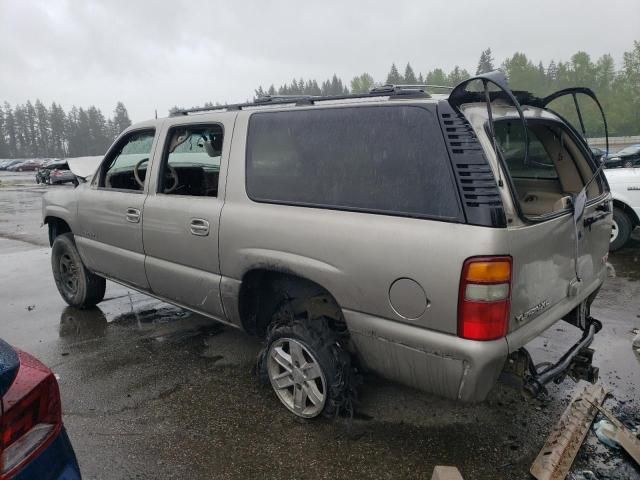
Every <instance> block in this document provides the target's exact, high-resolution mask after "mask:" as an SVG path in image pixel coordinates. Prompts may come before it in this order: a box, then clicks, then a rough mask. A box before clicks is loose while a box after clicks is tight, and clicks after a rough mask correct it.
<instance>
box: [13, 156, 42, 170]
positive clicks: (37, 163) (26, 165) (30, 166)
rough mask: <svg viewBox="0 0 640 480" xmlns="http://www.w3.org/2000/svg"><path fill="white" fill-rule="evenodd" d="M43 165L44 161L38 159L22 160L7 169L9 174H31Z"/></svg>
mask: <svg viewBox="0 0 640 480" xmlns="http://www.w3.org/2000/svg"><path fill="white" fill-rule="evenodd" d="M43 164H44V160H39V159H30V160H24V161H23V162H21V163H16V164H15V165H12V166H10V167H9V168H7V170H9V171H10V172H32V171H34V170H36V169H37V168H40V167H41V166H42V165H43Z"/></svg>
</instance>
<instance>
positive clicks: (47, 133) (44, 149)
mask: <svg viewBox="0 0 640 480" xmlns="http://www.w3.org/2000/svg"><path fill="white" fill-rule="evenodd" d="M35 112H36V123H37V127H36V128H37V132H38V133H37V137H36V140H37V152H38V153H37V154H38V155H39V156H49V155H50V153H49V150H50V142H51V127H50V125H49V112H48V111H47V107H45V106H44V104H43V103H42V102H41V101H40V100H39V99H36V103H35Z"/></svg>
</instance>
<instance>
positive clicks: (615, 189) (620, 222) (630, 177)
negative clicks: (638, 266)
mask: <svg viewBox="0 0 640 480" xmlns="http://www.w3.org/2000/svg"><path fill="white" fill-rule="evenodd" d="M605 175H606V177H607V180H608V182H609V186H610V187H611V195H612V196H613V228H612V230H611V246H610V248H609V249H610V250H611V251H616V250H619V249H620V248H622V247H623V246H624V245H625V244H626V243H627V242H628V241H629V239H630V238H631V233H632V232H633V229H634V228H635V227H637V226H638V225H640V168H616V169H612V170H605Z"/></svg>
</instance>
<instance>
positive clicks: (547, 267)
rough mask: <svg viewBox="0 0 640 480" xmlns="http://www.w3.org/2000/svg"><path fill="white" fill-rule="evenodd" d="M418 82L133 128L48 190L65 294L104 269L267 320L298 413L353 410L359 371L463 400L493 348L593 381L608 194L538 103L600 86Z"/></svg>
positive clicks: (253, 324) (83, 290) (199, 112)
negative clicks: (534, 353)
mask: <svg viewBox="0 0 640 480" xmlns="http://www.w3.org/2000/svg"><path fill="white" fill-rule="evenodd" d="M428 89H429V88H428V87H425V86H422V87H418V86H385V87H381V88H377V89H374V90H372V91H371V92H370V93H369V94H363V95H347V96H337V97H308V96H300V97H266V98H261V99H258V100H257V101H255V102H253V103H249V104H239V105H228V106H225V107H218V108H212V109H191V110H188V111H180V112H176V113H175V114H173V115H172V116H170V117H169V118H164V119H157V120H151V121H147V122H143V123H139V124H137V125H133V126H132V127H130V128H128V129H127V130H126V131H125V132H123V133H122V134H121V135H120V137H119V138H118V139H117V140H116V141H115V143H114V144H113V146H112V147H111V148H110V149H109V151H108V152H107V154H106V155H105V157H104V159H103V160H102V162H101V163H100V166H99V168H98V169H97V171H96V172H95V174H94V175H93V176H91V177H89V178H88V179H87V181H86V182H85V183H82V184H80V186H78V187H77V188H75V189H69V190H65V191H62V190H58V191H55V192H53V191H52V192H48V193H47V194H46V196H45V199H44V204H43V219H44V223H46V224H47V225H48V227H49V236H50V240H51V245H52V256H51V259H52V267H53V275H54V278H55V281H56V284H57V286H58V289H59V291H60V294H61V295H62V297H63V298H64V300H65V301H66V302H67V303H69V304H70V305H72V306H76V307H79V308H85V307H90V306H93V305H95V304H97V303H98V302H100V301H101V300H102V299H103V296H104V292H105V279H110V280H113V281H115V282H118V283H121V284H123V285H126V286H128V287H130V288H133V289H136V290H138V291H140V292H144V293H147V294H149V295H152V296H154V297H157V298H159V299H162V300H164V301H167V302H170V303H172V304H175V305H178V306H180V307H183V308H185V309H189V310H191V311H193V312H197V313H199V314H202V315H206V316H208V317H210V318H212V319H215V320H217V321H220V322H223V323H226V324H228V325H231V326H233V327H237V328H240V329H243V330H244V331H246V332H247V333H249V334H251V335H257V336H259V337H261V338H263V339H264V350H263V351H262V352H261V353H260V355H259V357H258V360H257V372H258V375H259V377H260V378H261V379H263V380H264V381H265V382H267V383H270V384H271V386H272V387H273V390H274V391H275V394H276V395H277V396H278V398H279V399H280V401H281V402H282V403H283V404H284V405H285V406H286V407H287V408H288V409H289V410H291V412H293V413H294V414H296V415H298V416H300V417H305V418H311V417H315V416H318V415H320V414H321V413H324V414H335V413H337V411H338V410H340V409H342V408H349V406H350V403H351V402H352V400H353V397H354V389H355V386H356V384H357V378H358V376H359V375H358V374H357V370H358V369H368V370H370V371H373V372H377V373H378V374H380V375H382V376H384V377H387V378H389V379H392V380H395V381H398V382H402V383H405V384H408V385H411V386H414V387H417V388H420V389H422V390H425V391H428V392H432V393H434V394H437V395H441V396H444V397H448V398H452V399H458V400H462V401H479V400H482V399H484V398H485V396H486V395H487V393H488V392H489V390H490V389H491V388H492V386H493V385H494V383H495V382H496V380H497V378H498V376H499V374H500V373H501V371H502V370H503V368H505V365H506V366H509V365H511V366H513V365H515V364H518V365H525V368H524V371H523V378H524V381H523V384H524V386H525V387H526V388H527V389H528V390H529V391H531V392H532V393H537V392H540V391H541V390H543V389H544V385H545V384H546V383H548V382H550V381H560V380H561V379H562V378H564V377H565V376H566V375H567V374H570V375H572V376H576V375H578V374H577V373H576V372H582V373H581V374H579V376H581V377H588V378H589V379H590V380H593V379H594V378H595V377H596V376H597V369H595V368H594V367H592V366H591V362H590V359H591V355H590V354H592V353H593V351H592V350H590V349H589V348H588V347H589V345H590V343H591V341H592V340H593V336H594V334H595V333H596V332H597V331H598V330H599V329H600V327H601V324H600V323H599V322H598V321H597V320H595V319H593V318H592V317H591V316H590V313H589V307H590V304H591V302H592V301H593V298H594V297H595V296H596V294H597V292H598V290H599V288H600V286H601V285H602V283H603V281H604V279H605V263H606V259H607V252H608V247H609V238H610V234H611V201H610V193H609V189H608V185H607V182H606V179H605V178H604V175H601V171H600V167H599V165H598V164H597V162H596V161H594V159H593V157H592V155H591V153H590V150H589V148H588V146H587V144H586V141H585V139H584V138H583V135H582V134H581V133H580V131H579V127H578V126H576V125H573V124H571V123H569V122H568V121H566V120H564V119H563V117H561V116H560V115H559V114H557V113H554V110H553V109H552V107H551V105H550V104H551V102H552V101H554V100H555V99H557V98H560V97H562V96H565V95H569V96H573V97H574V98H575V97H576V96H578V95H582V96H585V97H586V98H587V99H591V100H593V101H595V102H596V103H597V99H596V98H595V96H593V94H592V92H591V91H590V90H587V89H581V88H577V89H571V90H567V91H564V92H560V93H559V94H555V95H552V96H551V97H546V98H544V99H540V98H537V97H533V96H532V95H530V94H524V93H523V92H516V93H514V92H512V91H511V90H510V89H509V87H508V85H507V84H506V80H505V79H504V77H503V76H502V75H501V74H500V73H499V72H494V73H491V74H487V75H483V76H479V77H476V78H473V79H470V80H467V81H465V82H463V83H461V84H460V85H458V86H457V87H456V88H455V89H453V91H451V92H450V94H448V95H436V94H429V93H427V90H428ZM577 105H578V102H576V106H577ZM598 106H599V104H598ZM578 108H579V107H578ZM578 113H580V112H578ZM560 320H565V321H567V322H569V323H571V324H573V325H575V326H576V327H578V328H579V329H580V330H582V336H581V337H580V338H578V339H577V343H576V344H575V345H573V346H567V347H568V348H567V352H566V354H565V355H564V356H563V357H562V358H561V359H560V361H558V362H557V363H556V364H554V365H551V366H547V367H545V368H544V369H536V367H535V366H533V363H532V361H531V358H530V356H529V355H528V353H527V352H526V350H524V349H523V346H524V345H525V344H526V343H527V342H529V341H530V340H532V339H533V338H535V337H536V336H538V335H540V334H541V333H542V332H544V331H545V330H547V329H548V328H550V327H551V326H553V325H554V324H555V323H556V322H558V321H560ZM578 367H580V368H578Z"/></svg>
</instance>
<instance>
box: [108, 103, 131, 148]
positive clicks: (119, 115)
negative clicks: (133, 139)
mask: <svg viewBox="0 0 640 480" xmlns="http://www.w3.org/2000/svg"><path fill="white" fill-rule="evenodd" d="M130 126H131V120H130V119H129V112H127V108H126V107H125V106H124V103H122V102H118V103H117V104H116V108H115V110H114V111H113V131H112V133H111V135H109V138H110V139H114V138H115V137H117V136H118V135H120V134H121V133H122V132H124V131H125V130H126V129H127V128H129V127H130Z"/></svg>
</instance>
